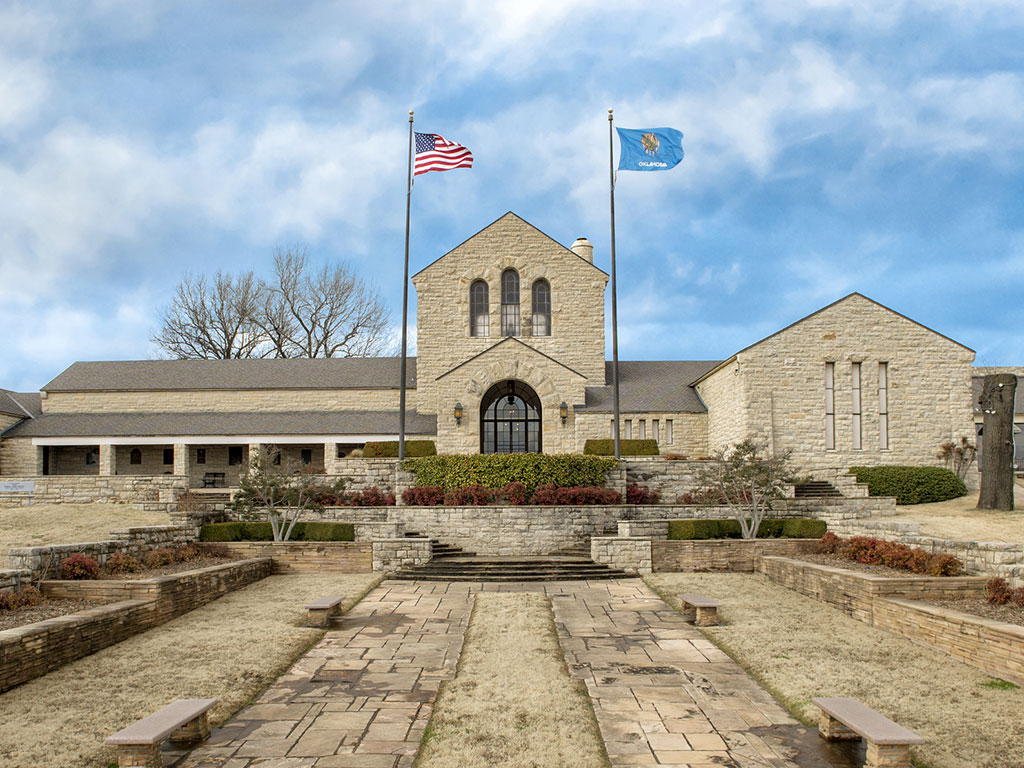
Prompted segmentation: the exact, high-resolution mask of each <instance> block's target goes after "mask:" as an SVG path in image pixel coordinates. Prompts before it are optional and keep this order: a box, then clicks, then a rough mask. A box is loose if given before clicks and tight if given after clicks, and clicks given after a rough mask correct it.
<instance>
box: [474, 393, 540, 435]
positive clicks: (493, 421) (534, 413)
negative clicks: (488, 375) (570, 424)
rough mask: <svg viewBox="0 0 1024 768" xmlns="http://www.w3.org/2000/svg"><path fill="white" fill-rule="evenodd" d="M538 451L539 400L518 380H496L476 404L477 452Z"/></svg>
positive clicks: (535, 394)
mask: <svg viewBox="0 0 1024 768" xmlns="http://www.w3.org/2000/svg"><path fill="white" fill-rule="evenodd" d="M540 452H541V428H540V398H539V397H537V393H536V392H534V391H533V390H532V389H530V387H528V386H526V385H525V384H523V383H522V382H521V381H499V382H498V383H497V384H495V385H494V386H493V387H491V388H490V389H488V390H487V392H486V393H485V394H484V397H483V400H481V401H480V453H540Z"/></svg>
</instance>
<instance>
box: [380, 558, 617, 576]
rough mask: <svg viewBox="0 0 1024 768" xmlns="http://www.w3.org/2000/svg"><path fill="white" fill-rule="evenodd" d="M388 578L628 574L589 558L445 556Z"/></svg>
mask: <svg viewBox="0 0 1024 768" xmlns="http://www.w3.org/2000/svg"><path fill="white" fill-rule="evenodd" d="M391 578H394V579H401V580H403V581H579V580H590V579H623V578H630V574H628V573H626V572H625V571H620V570H618V569H616V568H610V567H608V566H607V565H602V564H600V563H595V562H594V561H593V560H591V559H590V558H589V557H579V556H565V555H544V556H538V557H482V556H467V555H449V556H447V557H443V558H441V559H440V560H432V561H431V562H429V563H426V564H424V565H420V566H416V567H413V568H406V569H403V570H401V571H399V572H398V573H396V574H395V575H394V576H392V577H391Z"/></svg>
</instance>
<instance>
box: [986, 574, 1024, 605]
mask: <svg viewBox="0 0 1024 768" xmlns="http://www.w3.org/2000/svg"><path fill="white" fill-rule="evenodd" d="M985 599H986V600H988V602H990V603H992V605H1006V604H1007V603H1013V604H1014V605H1015V606H1017V607H1018V608H1024V587H1017V588H1016V589H1014V588H1013V587H1011V586H1010V585H1009V584H1008V583H1007V581H1006V579H1000V578H998V577H996V578H994V579H989V580H988V582H987V583H986V584H985Z"/></svg>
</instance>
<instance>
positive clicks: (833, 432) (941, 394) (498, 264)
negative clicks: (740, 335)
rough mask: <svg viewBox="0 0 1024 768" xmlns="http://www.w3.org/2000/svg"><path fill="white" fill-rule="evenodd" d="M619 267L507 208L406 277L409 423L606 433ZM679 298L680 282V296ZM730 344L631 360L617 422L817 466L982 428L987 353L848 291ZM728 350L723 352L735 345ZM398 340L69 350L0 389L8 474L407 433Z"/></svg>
mask: <svg viewBox="0 0 1024 768" xmlns="http://www.w3.org/2000/svg"><path fill="white" fill-rule="evenodd" d="M608 279H609V278H608V275H607V273H605V272H604V271H603V270H601V269H599V268H598V267H597V266H595V264H594V249H593V246H592V245H591V244H590V243H589V242H588V241H587V240H586V239H583V238H580V239H578V240H576V241H575V242H574V243H572V244H571V245H569V246H568V247H566V246H565V245H562V244H560V243H557V242H555V241H554V240H552V239H551V238H550V237H548V236H547V235H545V234H544V233H543V232H541V231H539V230H538V229H536V228H535V227H533V226H531V225H530V224H528V223H527V222H526V221H524V220H523V219H521V218H520V217H518V216H517V215H515V214H514V213H508V214H505V215H504V216H502V217H501V218H499V219H498V220H497V221H495V222H494V223H492V224H490V225H489V226H487V227H486V228H484V229H483V230H481V231H480V232H478V233H477V234H475V235H473V236H472V237H470V238H469V239H468V240H466V241H465V242H464V243H462V244H461V245H459V246H457V247H456V248H454V249H453V250H451V251H449V252H448V253H447V254H445V255H443V256H441V257H440V258H438V259H437V260H436V261H434V262H433V263H431V264H430V265H429V266H427V267H425V268H424V269H422V270H420V271H419V272H418V273H417V274H416V275H414V276H413V278H412V280H413V285H414V287H415V290H416V293H417V299H418V301H417V306H418V310H417V318H416V322H417V332H418V333H417V346H418V353H417V357H416V358H415V359H410V360H409V366H408V376H407V386H408V394H407V421H406V424H407V437H408V438H409V439H429V440H433V441H434V442H435V443H436V446H437V450H438V452H439V453H478V452H480V453H505V452H527V451H532V452H542V453H578V452H581V451H582V450H583V447H584V443H585V441H586V440H587V439H588V438H609V437H611V435H612V411H613V409H612V402H613V398H612V387H611V380H612V379H611V363H610V361H608V360H606V358H605V349H606V344H605V312H604V307H605V292H606V290H607V287H608ZM667 300H669V299H667ZM722 352H723V353H725V354H726V355H727V356H726V357H723V358H722V359H720V360H667V361H624V362H621V363H620V391H621V418H622V424H621V430H622V431H621V434H622V437H623V438H633V439H637V438H640V439H644V438H646V439H652V440H655V441H657V443H658V446H659V449H660V451H661V453H662V454H676V455H678V456H685V457H688V458H699V457H702V456H706V455H708V454H710V453H711V452H712V451H714V450H715V449H717V448H719V447H721V446H726V445H730V444H733V443H735V442H738V441H740V440H742V439H744V438H746V437H754V438H758V439H760V440H762V441H764V442H765V443H767V444H768V445H769V446H770V448H771V449H773V450H775V451H781V450H787V449H788V450H792V451H793V455H794V460H795V463H796V464H797V465H798V466H800V467H802V468H804V469H805V470H809V471H811V472H812V473H813V472H815V471H826V470H832V471H834V470H836V469H842V468H845V467H849V466H851V465H855V464H935V463H937V460H936V458H935V454H936V451H937V449H938V447H939V445H940V444H941V443H943V442H945V441H947V440H954V439H958V438H959V436H961V435H968V436H973V435H974V434H975V426H974V422H975V420H976V414H975V413H974V411H973V407H972V397H973V396H972V376H974V375H975V374H976V373H977V372H976V371H975V370H974V369H972V362H973V360H974V352H973V351H972V350H971V349H970V348H968V347H966V346H964V345H963V344H961V343H959V342H957V341H954V340H953V339H950V338H948V337H946V336H944V335H942V334H941V333H939V332H937V331H934V330H932V329H930V328H927V327H925V326H923V325H921V324H920V323H917V322H915V321H913V320H911V319H910V318H908V317H905V316H903V315H901V314H899V313H898V312H896V311H894V310H892V309H889V308H887V307H885V306H882V305H881V304H878V303H877V302H874V301H872V300H871V299H869V298H867V297H865V296H862V295H861V294H859V293H852V294H850V295H848V296H845V297H843V298H841V299H839V300H838V301H836V302H834V303H832V304H830V305H828V306H826V307H824V308H822V309H820V310H818V311H817V312H815V313H813V314H811V315H808V316H807V317H804V318H802V319H800V320H796V322H794V323H793V324H791V325H789V326H787V327H786V328H783V329H782V330H780V331H778V332H776V333H774V334H772V335H771V336H768V337H767V338H764V339H761V340H760V341H757V342H755V343H753V344H751V345H750V346H748V347H746V348H744V349H741V350H739V351H735V352H731V351H730V350H728V349H725V350H722ZM730 352H731V354H730ZM399 371H400V360H399V359H397V358H346V359H318V360H273V359H271V360H143V361H114V362H78V363H74V364H73V365H71V366H70V367H69V368H68V369H67V370H65V371H64V372H63V373H61V374H60V375H58V376H57V377H56V378H55V379H53V381H51V382H49V383H48V384H46V385H45V386H44V387H43V388H42V390H41V391H40V392H38V393H31V394H24V393H15V392H7V391H4V390H0V476H4V477H21V478H31V477H38V476H45V475H139V476H157V475H175V476H178V477H181V476H187V477H188V478H189V484H191V485H193V486H197V485H201V484H202V480H203V478H204V477H205V476H206V475H207V473H210V472H218V473H224V476H225V480H226V482H227V484H229V485H230V484H231V483H232V481H233V480H234V479H237V476H238V472H239V471H240V469H241V467H242V466H243V465H244V463H245V462H246V460H247V458H248V455H249V452H250V450H251V449H252V447H253V446H257V445H263V444H274V445H277V446H279V447H280V448H281V450H282V456H283V460H285V461H287V462H288V463H289V464H296V465H303V464H304V465H310V466H314V467H324V468H325V470H326V471H327V472H328V473H329V474H333V473H334V471H335V469H336V468H337V466H338V464H337V463H338V462H340V461H342V460H344V459H345V457H347V456H349V454H350V453H351V452H352V451H354V450H356V449H359V448H361V447H362V446H363V444H364V443H366V442H367V441H379V440H395V439H397V436H398V423H399V418H398V416H399V414H398V407H399Z"/></svg>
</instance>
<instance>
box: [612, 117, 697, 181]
mask: <svg viewBox="0 0 1024 768" xmlns="http://www.w3.org/2000/svg"><path fill="white" fill-rule="evenodd" d="M615 130H616V131H618V132H619V147H620V149H619V170H620V171H667V170H668V169H669V168H675V167H676V166H677V165H678V164H679V161H680V160H682V159H683V132H682V131H677V130H676V129H675V128H616V129H615Z"/></svg>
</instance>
